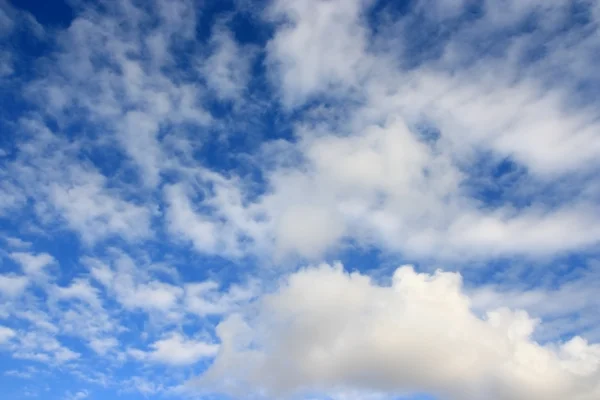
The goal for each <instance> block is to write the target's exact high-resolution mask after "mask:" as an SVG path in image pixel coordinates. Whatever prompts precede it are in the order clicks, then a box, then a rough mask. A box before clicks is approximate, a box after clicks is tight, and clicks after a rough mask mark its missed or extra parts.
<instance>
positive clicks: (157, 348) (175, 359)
mask: <svg viewBox="0 0 600 400" xmlns="http://www.w3.org/2000/svg"><path fill="white" fill-rule="evenodd" d="M150 348H151V350H150V351H146V352H145V351H142V350H138V349H130V350H129V354H130V355H131V356H132V357H134V358H136V359H139V360H142V361H150V362H154V363H161V364H168V365H174V366H183V365H190V364H194V363H196V362H198V361H199V360H200V359H202V358H208V357H212V356H214V355H215V354H216V353H217V351H218V349H219V346H217V345H215V344H212V343H207V342H203V341H195V340H192V339H188V338H186V337H184V336H182V335H181V334H179V333H177V332H173V333H171V334H169V335H167V336H166V337H165V338H163V339H160V340H157V341H156V342H154V343H152V344H151V345H150Z"/></svg>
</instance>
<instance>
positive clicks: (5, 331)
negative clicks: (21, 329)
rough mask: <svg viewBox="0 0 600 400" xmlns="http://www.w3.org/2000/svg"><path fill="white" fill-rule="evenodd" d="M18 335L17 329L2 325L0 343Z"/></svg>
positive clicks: (0, 327)
mask: <svg viewBox="0 0 600 400" xmlns="http://www.w3.org/2000/svg"><path fill="white" fill-rule="evenodd" d="M15 335H16V333H15V331H14V330H12V329H10V328H7V327H6V326H0V344H4V343H5V342H8V341H9V340H10V339H12V338H13V337H14V336H15Z"/></svg>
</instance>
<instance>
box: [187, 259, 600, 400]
mask: <svg viewBox="0 0 600 400" xmlns="http://www.w3.org/2000/svg"><path fill="white" fill-rule="evenodd" d="M259 309H260V311H259V313H258V315H257V316H252V315H253V314H250V315H249V316H247V318H246V319H242V317H241V316H240V315H237V316H232V317H230V318H229V319H228V320H226V321H225V322H223V323H221V324H220V325H219V327H218V328H217V333H218V335H219V338H220V340H221V348H220V350H219V353H218V355H217V357H216V359H215V361H214V363H213V365H212V366H211V367H210V368H209V370H208V372H206V373H205V374H204V375H203V376H201V377H200V378H198V381H197V382H196V383H197V384H198V385H200V386H201V387H205V388H206V387H211V385H214V386H212V387H216V388H217V389H220V390H224V391H226V392H229V393H230V394H233V395H239V394H240V393H247V391H248V389H249V388H252V389H253V390H255V391H263V390H264V391H266V392H265V393H266V394H268V395H271V396H282V395H285V394H291V393H293V392H303V391H306V392H311V391H325V392H327V390H329V389H330V388H350V389H352V388H354V389H363V390H374V391H381V392H387V393H389V394H398V393H410V392H417V391H421V392H422V391H427V392H430V393H434V394H437V395H439V396H442V398H449V399H454V398H456V399H463V400H465V399H479V398H482V396H483V397H486V398H490V399H511V400H519V399H530V398H540V399H541V398H544V399H548V400H552V399H564V398H570V399H586V400H587V399H590V400H591V399H595V398H597V396H598V395H599V394H600V386H598V381H599V380H598V377H599V375H600V345H597V344H588V343H587V342H586V341H585V340H583V339H581V338H574V339H572V340H570V341H569V342H566V343H564V344H556V345H547V346H541V345H539V344H537V343H536V342H534V341H533V340H532V339H531V335H532V333H533V332H534V330H535V329H536V326H537V325H538V324H539V321H538V320H534V319H531V318H530V317H529V316H528V315H527V313H526V312H524V311H511V310H509V309H506V308H501V309H496V310H489V311H488V312H487V314H486V317H485V318H484V319H480V318H479V317H478V316H476V315H475V314H474V313H473V312H472V311H471V309H470V299H469V298H468V297H467V296H466V295H465V294H464V293H463V292H462V289H461V277H460V275H458V274H456V273H443V272H437V273H435V274H433V275H428V274H418V273H415V272H414V270H413V269H412V268H411V267H403V268H399V269H398V270H396V272H395V273H394V276H393V280H392V285H391V286H380V285H377V284H375V283H374V282H372V281H371V280H370V279H369V278H368V277H367V276H364V275H361V274H359V273H352V274H348V273H345V272H344V271H343V268H342V266H341V265H335V266H333V267H332V266H329V265H321V266H319V267H315V268H308V269H305V270H302V271H300V272H297V273H294V274H292V275H290V276H289V278H288V279H287V280H286V282H284V283H283V284H282V286H281V287H280V288H279V290H278V291H277V292H276V293H274V294H272V295H267V296H265V297H264V298H263V299H262V300H261V302H260V303H259Z"/></svg>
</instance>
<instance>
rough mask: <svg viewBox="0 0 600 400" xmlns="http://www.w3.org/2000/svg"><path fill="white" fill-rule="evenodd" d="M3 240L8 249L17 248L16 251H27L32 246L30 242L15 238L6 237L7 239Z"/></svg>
mask: <svg viewBox="0 0 600 400" xmlns="http://www.w3.org/2000/svg"><path fill="white" fill-rule="evenodd" d="M4 240H6V243H7V244H8V245H9V246H10V247H13V248H17V249H28V248H30V247H31V245H32V243H31V242H28V241H26V240H23V239H19V238H17V237H7V238H4Z"/></svg>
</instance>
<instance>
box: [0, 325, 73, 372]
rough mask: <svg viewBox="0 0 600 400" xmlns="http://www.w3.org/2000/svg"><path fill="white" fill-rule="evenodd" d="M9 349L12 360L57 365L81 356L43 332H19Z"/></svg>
mask: <svg viewBox="0 0 600 400" xmlns="http://www.w3.org/2000/svg"><path fill="white" fill-rule="evenodd" d="M10 349H11V351H12V356H13V358H18V359H24V360H32V361H38V362H44V363H49V364H59V365H60V364H65V363H68V362H70V361H74V360H77V359H78V358H79V357H80V356H81V354H79V353H77V352H75V351H73V350H71V349H69V348H67V347H65V346H63V345H62V344H61V343H60V342H59V341H58V340H57V339H56V338H55V337H54V336H51V335H48V334H47V333H45V332H43V331H28V332H19V335H18V336H16V340H15V342H14V343H13V344H12V345H11V347H10Z"/></svg>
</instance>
